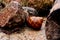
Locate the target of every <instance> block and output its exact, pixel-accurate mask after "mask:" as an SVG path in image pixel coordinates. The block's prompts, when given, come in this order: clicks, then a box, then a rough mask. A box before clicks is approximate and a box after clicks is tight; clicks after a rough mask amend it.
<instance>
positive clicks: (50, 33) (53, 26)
mask: <svg viewBox="0 0 60 40" xmlns="http://www.w3.org/2000/svg"><path fill="white" fill-rule="evenodd" d="M46 36H47V40H60V3H59V1H58V0H56V1H55V4H54V5H53V7H52V9H51V10H50V14H49V15H48V17H47V22H46Z"/></svg>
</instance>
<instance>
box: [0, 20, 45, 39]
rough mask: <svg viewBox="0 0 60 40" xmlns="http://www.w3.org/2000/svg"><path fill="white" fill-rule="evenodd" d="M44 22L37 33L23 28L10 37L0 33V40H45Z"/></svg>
mask: <svg viewBox="0 0 60 40" xmlns="http://www.w3.org/2000/svg"><path fill="white" fill-rule="evenodd" d="M45 22H46V21H44V22H43V24H42V28H41V30H39V31H35V30H33V29H31V28H29V27H25V28H23V29H22V30H21V31H20V33H12V34H10V35H8V34H5V33H3V32H0V40H46V35H45Z"/></svg>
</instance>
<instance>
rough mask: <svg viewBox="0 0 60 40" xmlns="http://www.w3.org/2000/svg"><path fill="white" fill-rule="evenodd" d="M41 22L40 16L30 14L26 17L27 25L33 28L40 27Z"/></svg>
mask: <svg viewBox="0 0 60 40" xmlns="http://www.w3.org/2000/svg"><path fill="white" fill-rule="evenodd" d="M42 23H43V18H42V17H36V16H30V17H28V18H27V24H28V26H29V27H31V28H33V29H38V30H39V29H41V26H42Z"/></svg>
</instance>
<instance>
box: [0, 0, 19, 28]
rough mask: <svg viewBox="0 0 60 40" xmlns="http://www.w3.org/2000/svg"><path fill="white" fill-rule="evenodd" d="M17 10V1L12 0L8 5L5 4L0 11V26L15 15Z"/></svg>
mask: <svg viewBox="0 0 60 40" xmlns="http://www.w3.org/2000/svg"><path fill="white" fill-rule="evenodd" d="M17 10H18V3H17V2H15V1H12V2H11V3H10V4H9V5H8V6H6V7H5V8H4V9H3V10H2V11H1V12H0V26H1V27H3V26H5V25H6V23H8V21H9V19H10V18H11V17H13V16H15V15H16V12H17ZM13 13H14V14H13Z"/></svg>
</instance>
